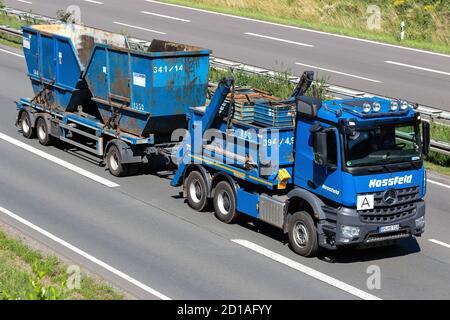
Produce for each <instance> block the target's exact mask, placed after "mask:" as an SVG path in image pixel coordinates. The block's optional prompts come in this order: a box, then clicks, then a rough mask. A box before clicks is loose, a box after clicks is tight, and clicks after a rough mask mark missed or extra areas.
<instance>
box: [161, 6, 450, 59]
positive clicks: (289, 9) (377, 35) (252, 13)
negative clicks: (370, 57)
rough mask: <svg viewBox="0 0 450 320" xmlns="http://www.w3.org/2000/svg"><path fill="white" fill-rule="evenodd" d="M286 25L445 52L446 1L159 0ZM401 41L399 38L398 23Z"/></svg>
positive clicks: (448, 30)
mask: <svg viewBox="0 0 450 320" xmlns="http://www.w3.org/2000/svg"><path fill="white" fill-rule="evenodd" d="M161 2H167V3H172V4H177V5H183V6H188V7H192V8H197V9H203V10H209V11H216V12H221V13H226V14H231V15H235V16H242V17H247V18H253V19H258V20H263V21H269V22H275V23H280V24H285V25H290V26H296V27H302V28H308V29H314V30H319V31H324V32H329V33H334V34H340V35H346V36H351V37H356V38H363V39H368V40H373V41H379V42H385V43H390V44H395V45H401V46H405V47H412V48H418V49H425V50H430V51H435V52H442V53H450V46H449V43H450V27H449V20H450V18H449V17H450V11H449V10H450V5H449V4H448V3H447V2H446V1H444V0H436V1H427V0H426V1H422V2H418V1H413V0H395V1H391V0H380V1H375V2H373V1H366V0H348V1H342V0H340V1H334V0H333V1H332V0H302V1H295V0H241V1H238V0H163V1H161ZM372 4H376V5H378V6H379V7H380V9H381V13H380V21H381V30H378V31H375V30H374V31H371V30H368V29H367V24H368V22H367V20H368V18H369V15H370V13H368V10H369V8H370V7H369V5H372ZM401 21H405V22H406V37H405V40H403V41H400V40H399V30H400V22H401Z"/></svg>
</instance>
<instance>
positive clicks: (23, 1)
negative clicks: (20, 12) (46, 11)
mask: <svg viewBox="0 0 450 320" xmlns="http://www.w3.org/2000/svg"><path fill="white" fill-rule="evenodd" d="M17 1H18V2H22V3H26V4H33V2H31V1H25V0H17Z"/></svg>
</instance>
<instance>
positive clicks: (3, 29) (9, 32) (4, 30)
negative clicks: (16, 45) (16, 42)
mask: <svg viewBox="0 0 450 320" xmlns="http://www.w3.org/2000/svg"><path fill="white" fill-rule="evenodd" d="M0 32H2V33H6V34H7V35H11V36H17V37H22V32H21V31H20V30H17V29H13V28H10V27H8V26H0Z"/></svg>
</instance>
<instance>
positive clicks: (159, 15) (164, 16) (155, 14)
mask: <svg viewBox="0 0 450 320" xmlns="http://www.w3.org/2000/svg"><path fill="white" fill-rule="evenodd" d="M141 13H144V14H148V15H151V16H156V17H161V18H166V19H172V20H177V21H182V22H191V20H187V19H181V18H176V17H172V16H166V15H165V14H159V13H155V12H149V11H141Z"/></svg>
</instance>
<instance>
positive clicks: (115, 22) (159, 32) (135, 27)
mask: <svg viewBox="0 0 450 320" xmlns="http://www.w3.org/2000/svg"><path fill="white" fill-rule="evenodd" d="M114 24H118V25H119V26H124V27H128V28H133V29H138V30H142V31H148V32H154V33H158V34H166V33H165V32H161V31H156V30H152V29H147V28H144V27H139V26H133V25H131V24H127V23H123V22H117V21H114Z"/></svg>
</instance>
